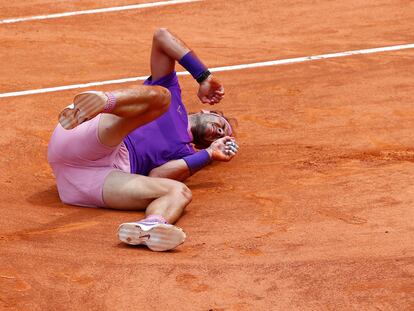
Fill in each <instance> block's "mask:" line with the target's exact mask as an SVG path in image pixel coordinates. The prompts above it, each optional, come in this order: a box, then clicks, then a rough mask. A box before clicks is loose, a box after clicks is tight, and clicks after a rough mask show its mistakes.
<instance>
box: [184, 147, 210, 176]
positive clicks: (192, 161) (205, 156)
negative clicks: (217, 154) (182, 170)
mask: <svg viewBox="0 0 414 311" xmlns="http://www.w3.org/2000/svg"><path fill="white" fill-rule="evenodd" d="M183 160H184V161H185V162H186V163H187V166H188V168H189V170H190V174H191V175H193V174H194V173H195V172H197V171H199V170H200V169H202V168H203V167H204V166H206V165H208V164H209V163H210V162H211V155H210V153H209V152H208V151H207V149H202V150H200V151H198V152H196V153H194V154H191V155H188V156H186V157H184V158H183Z"/></svg>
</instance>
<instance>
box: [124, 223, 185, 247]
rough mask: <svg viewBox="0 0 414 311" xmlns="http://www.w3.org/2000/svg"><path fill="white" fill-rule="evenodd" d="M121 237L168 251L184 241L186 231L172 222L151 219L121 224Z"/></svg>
mask: <svg viewBox="0 0 414 311" xmlns="http://www.w3.org/2000/svg"><path fill="white" fill-rule="evenodd" d="M118 237H119V239H120V240H121V241H122V242H124V243H127V244H130V245H139V244H144V245H147V246H148V247H149V249H151V250H153V251H157V252H160V251H167V250H170V249H174V248H176V247H177V246H178V245H180V244H182V243H184V240H185V238H186V235H185V233H184V231H183V230H182V229H181V228H179V227H176V226H174V225H170V224H164V223H159V222H151V221H145V220H143V221H138V222H128V223H124V224H122V225H120V226H119V229H118Z"/></svg>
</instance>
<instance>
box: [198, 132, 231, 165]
mask: <svg viewBox="0 0 414 311" xmlns="http://www.w3.org/2000/svg"><path fill="white" fill-rule="evenodd" d="M206 150H207V152H208V153H209V154H210V157H211V160H213V161H223V162H228V161H230V160H231V159H232V158H233V157H234V156H235V155H236V154H237V152H238V151H239V146H238V145H237V144H236V141H235V140H234V138H233V137H230V136H226V137H223V138H220V139H217V140H216V141H214V142H213V143H212V144H211V145H210V147H208V148H207V149H206Z"/></svg>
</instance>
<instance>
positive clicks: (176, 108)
mask: <svg viewBox="0 0 414 311" xmlns="http://www.w3.org/2000/svg"><path fill="white" fill-rule="evenodd" d="M144 84H145V85H160V86H163V87H165V88H167V89H168V90H169V91H170V93H171V104H170V108H169V109H168V111H167V112H166V113H164V114H163V115H162V116H161V117H159V118H158V119H156V120H154V121H152V122H150V123H148V124H146V125H144V126H141V127H139V128H137V129H136V130H134V131H133V132H131V133H129V135H128V136H127V137H125V139H124V143H125V145H126V147H127V149H128V152H129V161H130V165H131V173H133V174H140V175H146V176H148V174H149V173H150V171H151V170H152V169H153V168H155V167H158V166H160V165H163V164H164V163H166V162H168V161H171V160H178V159H181V158H183V157H185V156H188V155H191V154H193V153H195V150H194V148H193V146H192V144H191V137H190V135H189V133H188V117H187V111H186V109H185V107H184V104H183V102H182V100H181V89H180V85H179V83H178V78H177V75H176V73H175V71H173V72H172V73H170V74H168V75H167V76H165V77H162V78H160V79H158V80H156V81H152V80H151V77H149V78H148V79H147V80H146V81H145V82H144Z"/></svg>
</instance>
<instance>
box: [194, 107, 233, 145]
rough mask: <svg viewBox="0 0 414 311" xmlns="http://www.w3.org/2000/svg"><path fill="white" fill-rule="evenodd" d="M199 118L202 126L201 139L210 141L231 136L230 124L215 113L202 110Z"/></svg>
mask: <svg viewBox="0 0 414 311" xmlns="http://www.w3.org/2000/svg"><path fill="white" fill-rule="evenodd" d="M201 120H202V122H203V128H204V133H203V135H202V139H203V140H204V141H206V142H210V143H212V142H213V141H215V140H217V139H219V138H222V137H224V136H231V134H232V129H231V125H230V124H229V123H228V122H227V120H226V119H225V118H223V117H222V116H220V115H219V114H217V113H214V112H209V111H203V112H202V113H201Z"/></svg>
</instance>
